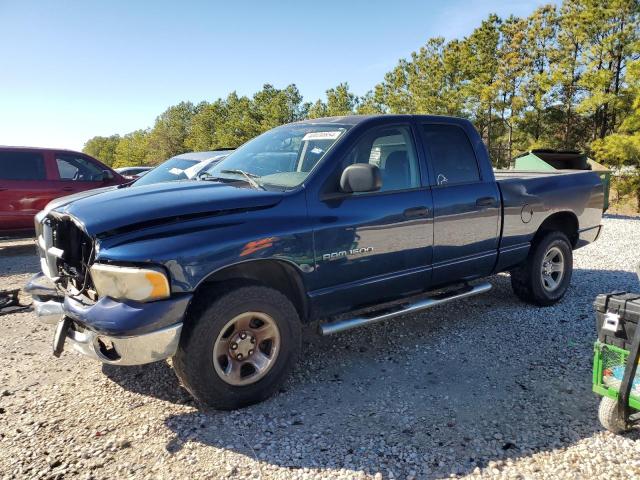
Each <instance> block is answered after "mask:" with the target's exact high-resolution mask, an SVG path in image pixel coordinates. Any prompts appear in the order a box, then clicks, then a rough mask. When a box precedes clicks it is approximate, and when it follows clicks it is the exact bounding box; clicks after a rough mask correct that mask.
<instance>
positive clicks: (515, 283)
mask: <svg viewBox="0 0 640 480" xmlns="http://www.w3.org/2000/svg"><path fill="white" fill-rule="evenodd" d="M572 272H573V252H572V249H571V244H570V243H569V239H568V238H567V236H566V235H565V234H564V233H562V232H549V233H547V234H545V235H544V236H543V237H542V238H541V239H540V240H539V241H538V242H536V243H535V244H534V245H533V246H532V247H531V251H530V252H529V257H528V258H527V261H526V263H525V264H524V265H522V266H521V267H519V268H517V269H515V270H512V271H511V287H512V288H513V291H514V293H515V294H516V295H517V296H518V298H520V299H521V300H523V301H525V302H528V303H533V304H535V305H540V306H547V305H553V304H554V303H556V302H558V301H559V300H560V299H561V298H562V297H563V296H564V294H565V293H566V291H567V289H568V288H569V283H570V282H571V274H572Z"/></svg>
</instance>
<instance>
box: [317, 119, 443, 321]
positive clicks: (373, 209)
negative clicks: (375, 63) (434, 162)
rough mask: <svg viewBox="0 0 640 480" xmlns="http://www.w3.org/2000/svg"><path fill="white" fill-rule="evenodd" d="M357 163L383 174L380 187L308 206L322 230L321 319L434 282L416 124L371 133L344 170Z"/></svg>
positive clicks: (319, 238)
mask: <svg viewBox="0 0 640 480" xmlns="http://www.w3.org/2000/svg"><path fill="white" fill-rule="evenodd" d="M355 163H369V164H372V165H375V166H377V167H378V168H379V169H380V173H381V178H382V187H381V188H380V190H378V191H373V192H362V193H351V194H340V193H339V192H337V193H336V194H334V195H329V196H325V197H324V198H320V199H319V201H311V202H309V213H310V217H311V218H312V221H313V223H314V224H315V225H317V227H316V228H315V229H314V245H315V255H316V269H315V272H314V274H315V278H314V282H313V283H314V285H313V286H312V288H313V290H314V291H312V292H311V293H310V295H311V297H312V301H313V302H314V305H315V308H316V309H317V310H318V311H320V312H322V313H323V314H331V313H333V312H335V311H345V310H350V309H352V308H355V307H358V306H361V305H367V304H371V303H380V302H382V301H383V300H390V299H394V298H398V297H402V296H405V295H407V294H409V293H412V292H419V291H422V290H424V289H426V288H427V286H428V285H429V282H430V273H431V272H430V267H431V255H432V245H433V203H432V198H431V189H430V188H429V186H428V185H424V184H423V182H422V176H421V163H422V162H420V156H419V151H418V150H417V149H416V148H415V143H414V135H413V130H412V128H411V125H410V124H409V123H407V124H402V123H401V124H394V125H390V126H385V127H374V128H372V129H371V130H369V131H368V132H366V133H365V134H364V135H363V136H362V137H361V138H360V139H359V140H358V141H357V143H356V145H355V147H354V148H353V149H352V150H351V153H349V154H348V155H347V156H346V157H345V158H344V160H343V162H342V163H341V164H340V165H339V166H338V168H339V170H340V171H343V170H344V168H346V167H347V166H348V165H351V164H355ZM336 190H337V186H336Z"/></svg>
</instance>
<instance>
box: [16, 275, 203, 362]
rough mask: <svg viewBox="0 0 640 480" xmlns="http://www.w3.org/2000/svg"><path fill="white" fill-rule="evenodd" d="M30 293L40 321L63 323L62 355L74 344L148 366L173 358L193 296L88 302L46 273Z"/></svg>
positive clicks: (100, 356)
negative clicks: (63, 290) (63, 292)
mask: <svg viewBox="0 0 640 480" xmlns="http://www.w3.org/2000/svg"><path fill="white" fill-rule="evenodd" d="M25 291H26V292H27V293H29V294H30V295H31V296H32V297H33V306H34V310H35V312H36V315H37V316H38V318H39V319H40V320H41V321H42V322H43V323H47V324H58V328H57V329H56V334H55V336H54V354H57V355H59V354H60V352H61V351H62V348H63V346H64V345H65V344H68V345H69V346H70V347H71V348H72V349H73V350H75V351H77V352H79V353H81V354H83V355H86V356H88V357H91V358H93V359H96V360H99V361H101V362H103V363H108V364H113V365H142V364H145V363H151V362H156V361H158V360H163V359H165V358H168V357H171V356H173V355H174V354H175V352H176V350H177V348H178V343H179V341H180V334H181V332H182V321H183V318H184V315H185V313H186V310H187V306H188V305H189V302H190V301H191V297H192V296H191V295H189V294H183V295H179V296H176V297H172V298H169V299H167V300H159V301H156V302H149V303H140V302H130V301H116V300H113V299H111V298H108V297H105V298H101V299H100V300H99V301H98V302H96V303H95V304H84V303H82V302H80V301H78V300H76V299H74V298H71V297H65V296H62V295H61V294H60V292H59V291H58V290H57V289H56V287H55V285H54V284H53V282H51V280H49V279H48V278H47V277H46V276H45V275H43V274H42V273H39V274H36V275H34V276H33V277H32V279H31V280H30V281H29V283H28V284H27V286H26V287H25Z"/></svg>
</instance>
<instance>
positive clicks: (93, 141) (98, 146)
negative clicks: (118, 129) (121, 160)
mask: <svg viewBox="0 0 640 480" xmlns="http://www.w3.org/2000/svg"><path fill="white" fill-rule="evenodd" d="M119 142H120V135H111V136H110V137H99V136H97V137H93V138H90V139H89V140H87V142H86V143H85V144H84V148H83V149H82V151H83V152H84V153H86V154H88V155H91V156H92V157H94V158H97V159H98V160H100V161H101V162H102V163H104V164H105V165H113V162H114V160H115V154H116V147H117V146H118V143H119Z"/></svg>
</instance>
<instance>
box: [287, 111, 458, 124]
mask: <svg viewBox="0 0 640 480" xmlns="http://www.w3.org/2000/svg"><path fill="white" fill-rule="evenodd" d="M380 118H387V119H389V120H408V119H411V118H417V119H422V120H429V121H437V120H446V121H454V122H456V123H460V122H465V123H466V122H468V120H466V119H464V118H460V117H450V116H446V115H407V114H392V113H380V114H377V115H345V116H341V117H321V118H310V119H306V120H301V121H299V122H296V123H336V124H342V125H357V124H360V123H363V122H367V121H371V120H376V119H380Z"/></svg>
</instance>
